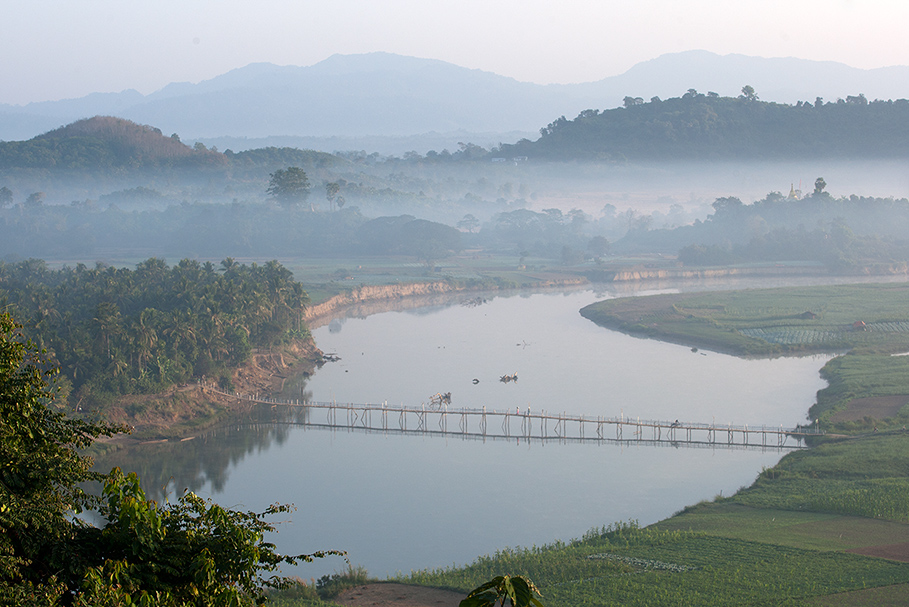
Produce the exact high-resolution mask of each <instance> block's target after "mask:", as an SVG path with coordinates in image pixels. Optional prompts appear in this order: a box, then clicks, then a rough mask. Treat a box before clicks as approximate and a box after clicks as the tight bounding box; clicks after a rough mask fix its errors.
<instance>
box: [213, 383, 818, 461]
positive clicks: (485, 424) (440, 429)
mask: <svg viewBox="0 0 909 607" xmlns="http://www.w3.org/2000/svg"><path fill="white" fill-rule="evenodd" d="M209 389H212V390H214V391H217V390H216V389H215V388H214V387H211V388H209ZM222 394H224V395H225V396H229V397H233V398H237V399H239V400H243V401H248V402H255V403H260V404H264V405H271V406H273V407H276V406H282V407H297V408H299V409H300V411H301V415H299V416H297V417H295V418H294V421H293V422H292V423H297V424H300V425H306V426H313V427H322V428H333V429H350V430H364V431H370V432H384V433H424V434H439V435H448V436H461V437H464V438H475V439H487V438H489V439H521V438H524V439H534V440H542V441H547V440H559V441H608V442H621V443H632V442H639V443H646V444H672V445H675V446H682V445H685V446H735V447H746V448H755V447H757V448H774V449H798V448H801V447H804V446H805V444H804V439H805V438H806V437H808V436H817V435H821V434H823V432H822V431H820V430H818V429H817V428H816V427H811V426H798V427H796V428H784V427H783V426H782V425H780V426H767V425H761V426H755V425H747V424H745V425H735V424H716V423H709V424H708V423H701V422H688V421H679V420H675V421H660V420H642V419H640V418H628V417H624V416H620V417H602V416H596V417H591V416H585V415H575V414H568V413H547V412H546V411H545V410H539V411H531V410H530V409H525V410H523V411H521V410H520V409H516V410H514V411H511V410H507V411H506V410H494V409H487V408H485V407H482V408H452V407H450V406H447V405H440V406H426V405H421V406H419V407H407V406H403V405H401V406H394V405H388V404H386V403H381V404H354V403H338V402H316V401H295V400H290V401H286V400H276V399H271V398H259V397H258V395H248V396H243V395H237V394H234V395H231V394H226V393H223V392H222Z"/></svg>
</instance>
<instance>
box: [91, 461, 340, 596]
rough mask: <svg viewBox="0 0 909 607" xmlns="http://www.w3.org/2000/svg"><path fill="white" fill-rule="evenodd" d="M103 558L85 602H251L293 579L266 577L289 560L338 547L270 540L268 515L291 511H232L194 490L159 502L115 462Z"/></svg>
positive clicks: (107, 494) (108, 486)
mask: <svg viewBox="0 0 909 607" xmlns="http://www.w3.org/2000/svg"><path fill="white" fill-rule="evenodd" d="M103 497H104V500H105V501H104V505H103V506H102V507H101V508H100V513H101V515H102V516H103V517H104V518H105V519H106V520H107V524H106V525H105V526H104V527H103V529H102V530H101V533H100V537H97V538H96V542H97V544H98V546H99V547H103V554H104V560H103V562H102V563H100V564H98V565H95V566H93V567H91V568H89V569H88V570H87V571H86V573H85V581H84V582H83V585H82V590H83V593H82V594H81V596H80V604H83V605H121V604H123V605H128V604H131V603H129V600H132V601H133V602H134V603H138V604H140V605H143V604H146V603H147V604H150V605H202V604H204V605H225V606H227V605H245V604H253V603H256V604H258V603H261V602H263V601H264V600H265V597H266V590H267V589H268V588H278V587H285V586H287V585H288V584H289V582H288V581H287V580H284V579H282V578H279V577H273V576H272V577H268V578H266V577H264V576H263V573H270V572H274V571H275V570H277V568H278V566H279V565H280V564H282V563H289V564H296V563H299V562H308V561H311V560H313V559H314V558H321V557H323V556H326V555H328V554H335V555H343V553H341V552H338V551H327V552H317V553H314V554H303V555H296V556H281V555H279V554H277V553H276V552H275V550H274V548H275V547H274V545H273V544H271V543H268V542H266V541H265V540H264V536H265V534H266V533H268V532H273V531H274V530H275V529H274V526H273V525H271V524H269V523H267V522H265V520H264V519H265V517H268V516H272V515H275V514H279V513H284V512H288V511H290V510H291V508H290V507H289V506H285V505H280V504H276V505H274V506H271V507H269V508H268V509H267V510H266V511H265V512H262V513H253V512H238V511H233V510H227V509H225V508H222V507H221V506H218V505H217V504H213V503H211V502H210V501H205V500H203V499H201V498H199V497H198V496H196V495H195V494H193V493H192V492H187V493H185V494H184V495H183V496H182V497H181V498H180V500H179V501H178V503H176V504H170V505H168V506H166V507H164V508H159V507H158V505H157V504H156V503H155V502H152V501H149V500H147V499H146V498H145V494H144V493H143V491H142V489H141V488H140V487H139V478H138V477H137V476H136V475H135V474H132V473H131V474H129V475H124V474H123V473H122V472H120V470H119V469H114V470H113V471H112V472H111V474H110V475H109V476H108V478H107V480H106V481H105V485H104V493H103Z"/></svg>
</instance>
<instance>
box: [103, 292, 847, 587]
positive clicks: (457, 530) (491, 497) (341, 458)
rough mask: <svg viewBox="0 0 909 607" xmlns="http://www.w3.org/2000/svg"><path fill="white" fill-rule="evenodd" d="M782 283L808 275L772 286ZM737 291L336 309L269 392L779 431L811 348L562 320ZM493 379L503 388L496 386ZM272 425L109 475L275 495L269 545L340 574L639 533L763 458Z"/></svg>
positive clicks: (244, 501) (137, 461) (772, 454)
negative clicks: (307, 367)
mask: <svg viewBox="0 0 909 607" xmlns="http://www.w3.org/2000/svg"><path fill="white" fill-rule="evenodd" d="M791 282H796V283H798V284H805V283H806V282H812V281H808V280H805V279H801V280H795V281H781V282H778V283H777V284H789V283H791ZM816 282H819V281H816ZM825 282H829V281H825ZM756 284H757V283H755V282H754V281H753V280H752V281H749V280H725V281H711V282H695V281H690V282H686V283H680V284H678V285H668V284H667V285H658V287H659V288H650V289H646V290H642V289H639V288H637V287H634V286H632V285H610V286H609V287H592V288H577V289H569V290H558V291H547V292H539V293H513V294H503V293H496V294H481V295H477V294H469V295H461V296H452V297H449V298H448V299H447V300H446V301H441V302H440V301H439V300H435V302H434V303H433V304H432V305H428V306H425V307H419V308H411V309H408V310H400V311H393V310H392V311H387V312H383V313H378V314H373V315H369V316H366V317H343V316H342V317H340V318H336V319H334V320H333V321H332V322H331V323H329V324H327V325H325V326H322V327H319V328H317V329H315V330H314V331H313V335H314V337H315V340H316V343H317V344H318V345H319V347H320V348H321V349H322V350H323V351H325V352H331V353H335V354H337V355H338V356H339V357H340V360H339V361H338V362H335V363H329V364H327V365H325V366H324V367H323V368H322V369H320V370H319V371H317V372H316V373H315V375H313V376H312V377H311V378H309V379H308V380H303V379H302V378H298V379H297V380H292V381H289V382H288V383H287V385H286V388H285V396H286V397H290V398H300V397H301V396H303V397H308V398H313V399H315V400H322V401H328V400H336V401H339V402H353V403H367V402H369V403H379V402H388V403H389V404H407V405H419V404H420V403H421V402H428V399H429V397H430V396H431V395H433V394H435V393H438V392H451V393H452V407H461V406H465V407H480V406H486V407H488V408H490V409H493V408H495V409H505V408H508V409H520V410H524V409H525V408H527V407H530V408H532V410H534V411H536V410H546V411H547V412H559V411H565V412H569V413H579V414H585V415H592V416H597V415H601V416H605V417H612V416H618V415H623V416H625V417H630V418H636V417H640V418H642V419H665V420H674V419H681V420H683V421H692V422H716V423H723V424H725V423H734V424H750V425H762V424H766V425H768V426H779V425H781V424H782V425H783V426H787V427H789V426H794V425H795V424H798V423H802V422H804V421H805V420H806V414H807V411H808V408H809V407H810V406H811V404H813V402H814V399H815V393H816V391H817V390H819V389H820V388H822V387H823V386H824V382H823V381H822V380H821V379H820V377H819V375H818V371H819V369H820V368H821V367H822V366H823V365H824V363H825V362H826V361H827V360H828V359H829V358H830V355H814V356H806V357H788V358H775V359H757V360H746V359H742V358H737V357H733V356H728V355H723V354H717V353H714V352H703V351H701V352H693V351H692V350H691V348H688V347H685V346H680V345H675V344H668V343H663V342H658V341H654V340H647V339H639V338H635V337H630V336H627V335H623V334H621V333H617V332H614V331H609V330H606V329H603V328H600V327H598V326H596V325H594V324H593V323H591V322H589V321H587V320H586V319H584V318H582V317H581V316H580V314H579V313H578V310H579V309H580V308H581V307H583V306H585V305H587V304H589V303H592V302H594V301H598V300H601V299H604V298H607V297H614V296H618V295H631V294H634V295H645V294H649V293H653V292H667V291H672V290H706V289H718V288H745V287H750V286H755V285H756ZM477 297H479V298H480V299H479V300H477V299H475V298H477ZM465 300H472V303H471V305H464V304H465V303H466V301H465ZM480 301H482V303H479V302H480ZM510 373H517V374H518V377H519V381H517V382H512V383H508V384H505V383H502V382H500V381H498V378H499V377H500V376H501V375H504V374H510ZM276 415H277V416H282V415H286V414H285V413H282V412H281V411H277V412H276V411H272V410H270V409H267V408H266V409H264V410H260V411H259V412H258V413H257V414H256V415H253V416H251V417H250V418H247V419H243V420H236V421H235V422H233V423H231V424H229V425H226V426H225V427H222V428H219V429H216V430H213V431H211V432H208V433H206V434H205V435H204V436H201V437H199V438H196V439H195V440H189V441H185V442H181V443H166V444H157V445H148V446H140V447H136V448H133V449H131V450H129V451H128V452H125V453H124V452H121V453H118V454H117V456H116V457H117V464H118V465H121V466H122V467H123V468H125V469H135V470H136V471H137V472H139V473H140V475H141V476H142V479H143V483H144V485H145V486H146V487H148V488H149V489H148V490H149V492H150V493H152V494H159V493H160V491H161V489H162V488H164V487H167V488H168V490H169V491H171V493H172V492H173V491H179V490H182V489H184V488H191V489H192V490H194V491H196V492H197V493H198V494H199V495H202V496H204V497H211V498H212V499H214V500H215V501H217V502H219V503H221V504H222V505H224V506H228V507H232V508H240V509H248V510H255V511H261V510H263V509H264V508H265V507H266V506H267V505H269V504H271V503H274V502H276V501H277V502H285V503H287V502H291V503H294V504H295V505H296V507H297V511H296V512H295V513H294V514H293V515H292V516H290V517H288V518H287V519H286V520H285V521H283V522H282V524H281V525H280V526H279V533H278V534H277V535H276V536H275V537H274V538H273V541H275V543H276V544H277V545H278V547H279V549H280V550H282V551H284V552H287V553H299V552H312V551H316V550H322V549H342V550H347V551H348V553H349V555H350V559H351V562H352V563H353V564H355V565H362V566H364V567H366V568H367V569H368V571H369V573H370V574H371V575H374V576H380V577H384V576H386V575H390V574H394V573H395V572H398V571H400V572H405V573H406V572H409V571H410V570H412V569H422V568H436V567H445V566H449V565H453V564H465V563H467V562H469V561H471V560H472V559H473V558H475V557H476V556H478V555H482V554H488V553H492V552H494V551H495V550H498V549H502V548H505V547H509V546H511V547H514V546H518V545H521V546H532V545H541V544H545V543H550V542H553V541H555V540H569V539H571V538H575V537H580V536H581V535H582V534H583V533H584V532H585V531H587V530H588V529H590V528H592V527H598V526H601V525H608V524H610V523H613V522H618V521H628V520H637V521H638V522H640V523H641V524H649V523H652V522H655V521H657V520H660V519H662V518H665V517H667V516H670V515H672V514H673V513H674V512H676V511H678V510H680V509H681V508H683V507H685V506H686V505H690V504H693V503H697V502H698V501H701V500H705V499H712V498H713V497H715V496H717V495H731V494H732V493H734V492H735V491H736V490H737V489H739V488H740V487H742V486H746V485H749V484H750V483H751V482H752V481H753V480H754V478H755V477H756V475H757V474H758V473H759V472H760V471H761V469H762V468H763V467H769V466H772V465H774V464H775V463H776V462H777V461H779V458H780V457H781V456H782V452H780V451H776V450H765V451H762V450H743V449H727V448H716V449H694V448H671V447H663V448H660V447H649V446H628V445H625V446H622V445H615V444H589V443H588V444H578V443H567V444H561V443H546V444H543V443H540V442H539V441H538V442H533V441H531V442H527V441H522V442H506V441H486V442H481V441H465V440H461V439H457V438H450V437H449V438H445V437H431V436H399V435H388V436H386V435H382V434H365V433H360V432H348V431H328V430H316V429H312V428H308V429H307V428H303V427H301V426H294V425H291V424H287V423H272V422H274V416H276ZM285 421H286V420H285ZM101 465H102V466H103V465H108V466H109V465H110V463H109V462H101ZM343 566H344V563H343V561H341V560H340V559H335V558H331V559H326V560H324V561H317V562H316V563H313V564H307V565H303V566H301V567H299V568H297V569H296V570H293V571H288V572H287V573H291V574H294V575H299V576H301V577H303V578H311V577H319V576H321V575H323V574H325V573H331V572H335V571H340V570H341V569H342V568H343Z"/></svg>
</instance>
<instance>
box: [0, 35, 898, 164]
mask: <svg viewBox="0 0 909 607" xmlns="http://www.w3.org/2000/svg"><path fill="white" fill-rule="evenodd" d="M746 84H748V85H751V86H753V87H754V88H755V89H756V90H757V92H758V94H759V95H760V96H761V97H762V98H763V99H766V100H771V101H777V102H785V103H796V102H797V101H799V100H805V101H812V102H813V101H814V99H815V98H816V97H818V96H820V97H824V98H825V99H827V100H829V101H835V100H836V99H837V98H839V97H842V98H845V97H846V96H847V95H858V94H859V93H863V94H864V95H865V97H866V98H867V99H869V100H874V99H897V98H906V97H909V67H906V66H899V67H891V68H881V69H876V70H860V69H856V68H851V67H848V66H846V65H843V64H838V63H831V62H817V61H806V60H801V59H791V58H789V59H764V58H759V57H746V56H743V55H726V56H720V55H716V54H713V53H708V52H705V51H689V52H685V53H676V54H670V55H663V56H661V57H658V58H656V59H653V60H651V61H646V62H644V63H640V64H638V65H636V66H634V67H632V68H631V69H629V70H628V71H627V72H625V73H624V74H621V75H618V76H613V77H609V78H604V79H603V80H599V81H597V82H590V83H583V84H571V85H548V86H544V85H537V84H531V83H526V82H519V81H517V80H514V79H512V78H506V77H503V76H498V75H496V74H492V73H490V72H484V71H481V70H472V69H467V68H463V67H458V66H456V65H452V64H450V63H446V62H443V61H436V60H430V59H417V58H414V57H403V56H400V55H393V54H388V53H369V54H363V55H335V56H332V57H330V58H328V59H326V60H325V61H322V62H320V63H317V64H315V65H312V66H309V67H296V66H277V65H272V64H267V63H260V64H252V65H248V66H246V67H243V68H239V69H236V70H232V71H230V72H227V73H226V74H223V75H220V76H217V77H215V78H212V79H210V80H206V81H203V82H200V83H198V84H190V83H175V84H170V85H168V86H166V87H164V88H163V89H161V90H160V91H157V92H155V93H152V94H150V95H141V94H139V93H137V92H136V91H124V92H122V93H116V94H114V93H110V94H94V95H89V96H87V97H83V98H81V99H71V100H63V101H48V102H41V103H31V104H28V105H26V106H10V105H0V139H7V140H9V139H25V138H28V137H32V136H34V135H35V134H37V133H39V132H42V131H44V130H47V129H49V128H53V127H54V126H56V125H59V124H64V123H68V122H72V121H74V120H78V119H81V118H86V117H89V116H94V115H97V114H114V115H117V116H121V117H124V118H127V119H130V120H133V121H135V122H138V123H142V124H155V125H158V126H160V127H161V128H162V129H163V130H164V131H166V132H168V133H170V132H176V133H179V134H180V135H181V136H182V137H183V138H184V139H185V140H191V139H213V138H216V137H235V138H242V137H248V138H264V137H270V136H299V137H303V136H306V137H326V138H328V137H332V138H337V137H341V138H356V137H361V136H373V137H375V136H383V137H409V136H413V135H419V134H424V133H434V134H439V133H452V132H455V131H462V132H465V133H484V134H486V135H485V137H487V138H488V137H491V135H490V134H494V133H507V132H521V133H525V134H526V136H529V137H535V133H536V132H537V131H538V129H539V127H540V126H541V125H545V124H548V123H550V122H552V121H553V119H555V118H557V117H558V116H561V115H566V116H574V115H577V114H578V113H580V112H581V111H583V110H586V109H604V108H612V107H616V106H618V105H621V103H622V99H623V98H624V97H625V96H629V95H630V96H632V97H638V96H639V97H642V98H644V99H649V98H651V97H653V96H660V97H664V98H665V97H671V96H678V95H681V94H682V93H684V92H685V91H686V90H687V89H689V88H696V89H698V90H701V91H705V92H706V91H714V92H717V93H718V94H719V95H726V96H728V95H736V94H738V91H739V90H740V89H741V87H742V86H744V85H746ZM468 137H469V135H465V136H464V138H465V139H466V138H468ZM436 139H438V137H437V136H436ZM468 140H469V139H468ZM511 140H512V141H513V140H514V139H511ZM346 143H349V146H348V147H346V148H345V149H357V142H356V141H348V142H346ZM325 145H326V146H337V145H338V142H337V141H336V140H333V141H331V140H330V141H329V142H327V143H326V144H325ZM406 145H408V146H409V147H408V149H418V148H419V147H420V145H419V143H418V142H414V141H412V140H410V141H408V142H407V144H406ZM320 149H323V150H326V151H333V150H334V149H338V147H327V148H326V147H323V148H320ZM363 149H366V147H365V146H363ZM402 151H405V150H402Z"/></svg>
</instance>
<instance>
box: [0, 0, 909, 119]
mask: <svg viewBox="0 0 909 607" xmlns="http://www.w3.org/2000/svg"><path fill="white" fill-rule="evenodd" d="M0 17H2V19H0V22H2V24H3V27H2V30H3V33H2V35H0V53H2V54H0V56H2V61H0V83H2V86H0V103H15V104H23V103H27V102H29V101H43V100H51V99H63V98H71V97H79V96H82V95H85V94H88V93H91V92H116V91H121V90H124V89H129V88H133V89H136V90H138V91H139V92H141V93H146V94H147V93H151V92H153V91H155V90H157V89H159V88H161V87H163V86H164V85H166V84H168V83H169V82H181V81H190V82H198V81H200V80H205V79H208V78H212V77H214V76H217V75H218V74H222V73H224V72H226V71H228V70H230V69H233V68H237V67H242V66H244V65H247V64H249V63H254V62H263V61H265V62H271V63H276V64H279V65H312V64H313V63H317V62H319V61H321V60H323V59H325V58H327V57H329V56H331V55H333V54H335V53H343V54H353V53H366V52H371V51H387V52H392V53H398V54H402V55H411V56H415V57H425V58H433V59H441V60H443V61H449V62H451V63H455V64H457V65H461V66H464V67H470V68H478V69H482V70H487V71H491V72H495V73H498V74H502V75H505V76H511V77H513V78H516V79H518V80H523V81H530V82H537V83H543V84H545V83H551V82H560V83H568V82H586V81H593V80H599V79H601V78H605V77H607V76H614V75H616V74H620V73H622V72H624V71H625V70H627V69H628V68H629V67H631V66H632V65H634V64H635V63H638V62H641V61H646V60H648V59H653V58H654V57H657V56H659V55H661V54H664V53H671V52H678V51H685V50H691V49H704V50H708V51H712V52H715V53H719V54H728V53H741V54H745V55H755V56H762V57H799V58H803V59H814V60H825V61H838V62H841V63H846V64H848V65H851V66H853V67H859V68H874V67H883V66H888V65H906V64H909V38H907V36H906V31H905V30H906V26H907V24H909V1H907V0H560V1H559V2H555V1H553V0H255V1H252V0H0Z"/></svg>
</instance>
